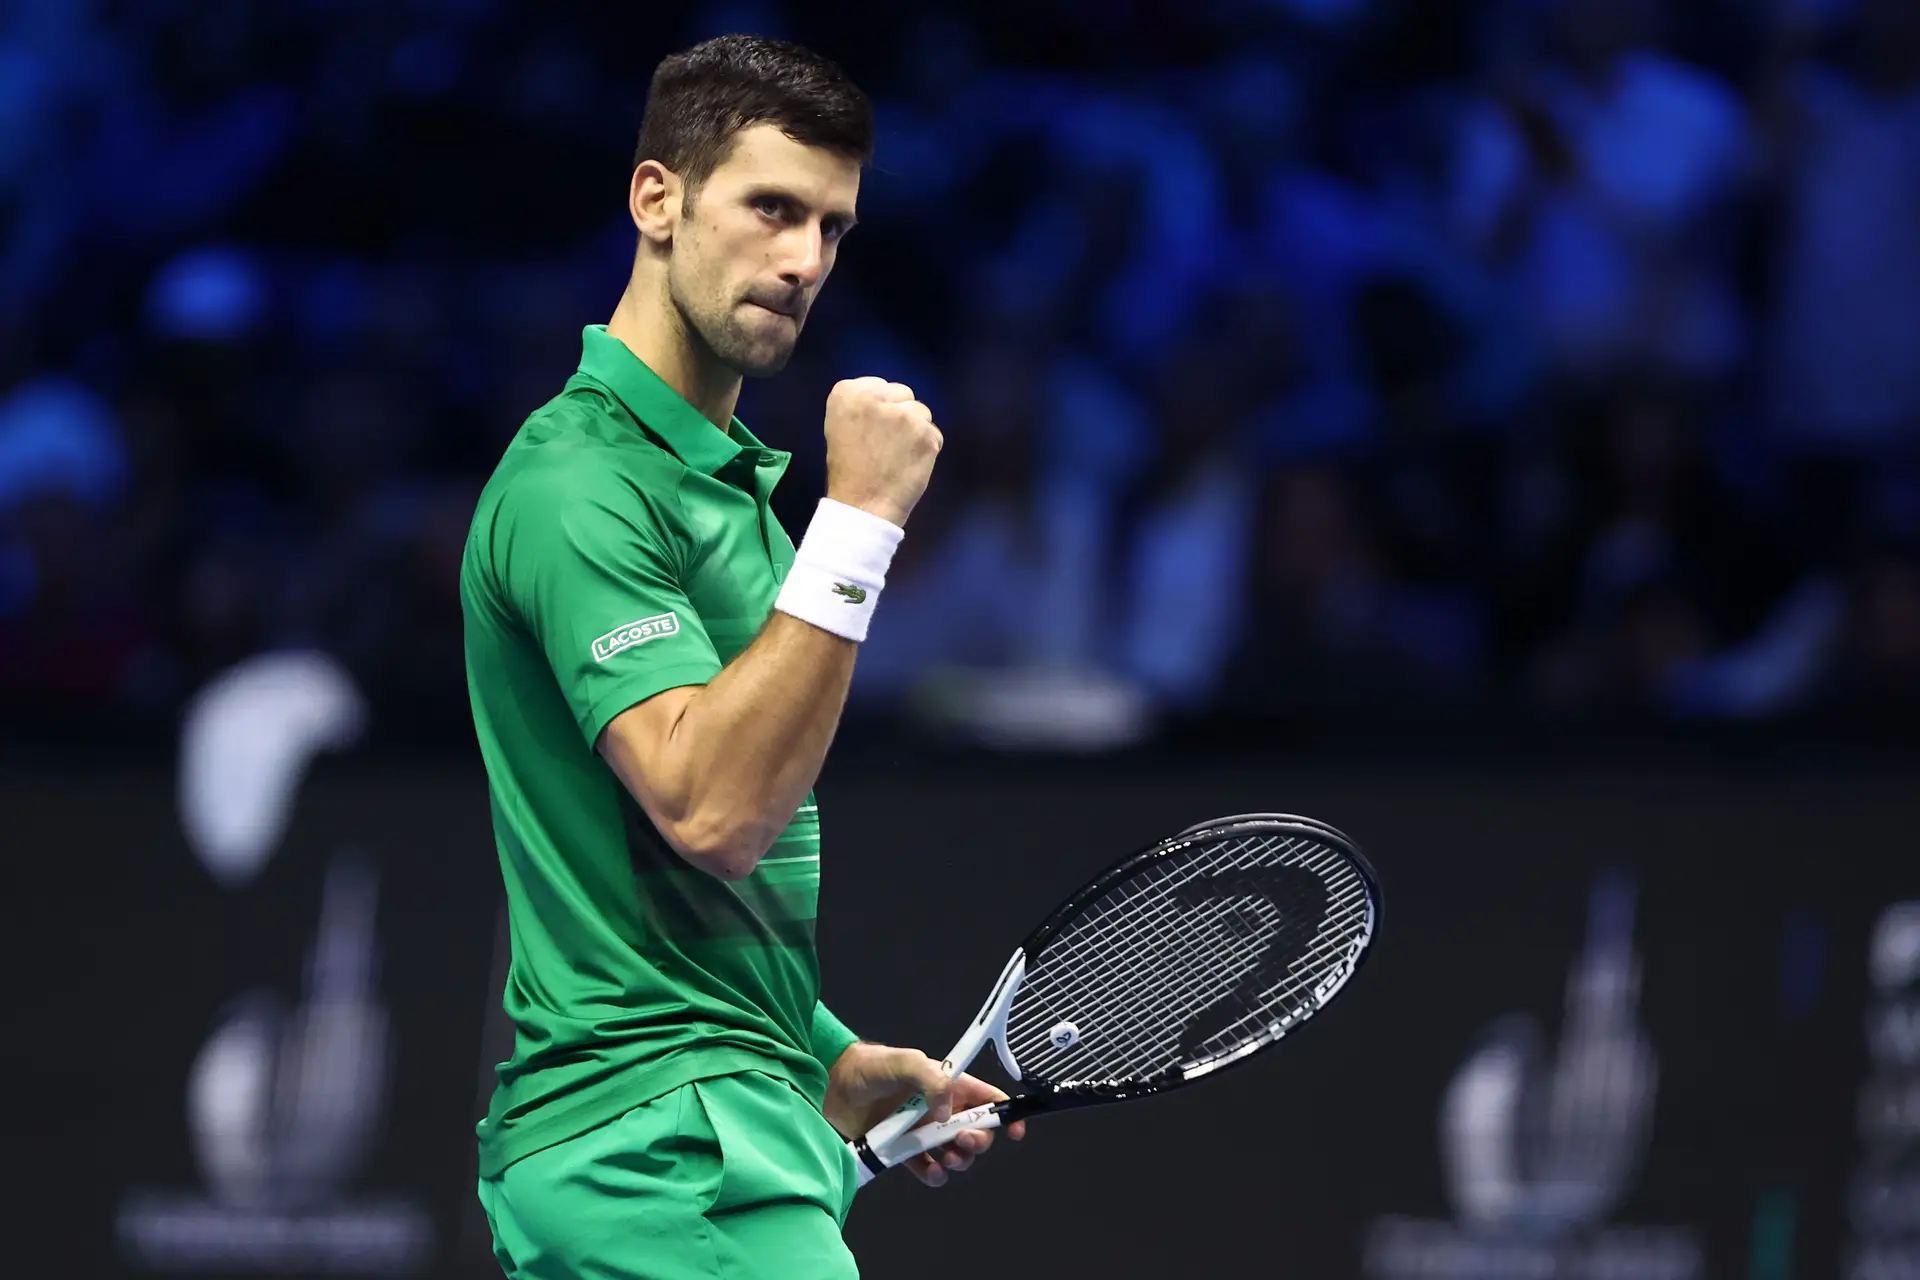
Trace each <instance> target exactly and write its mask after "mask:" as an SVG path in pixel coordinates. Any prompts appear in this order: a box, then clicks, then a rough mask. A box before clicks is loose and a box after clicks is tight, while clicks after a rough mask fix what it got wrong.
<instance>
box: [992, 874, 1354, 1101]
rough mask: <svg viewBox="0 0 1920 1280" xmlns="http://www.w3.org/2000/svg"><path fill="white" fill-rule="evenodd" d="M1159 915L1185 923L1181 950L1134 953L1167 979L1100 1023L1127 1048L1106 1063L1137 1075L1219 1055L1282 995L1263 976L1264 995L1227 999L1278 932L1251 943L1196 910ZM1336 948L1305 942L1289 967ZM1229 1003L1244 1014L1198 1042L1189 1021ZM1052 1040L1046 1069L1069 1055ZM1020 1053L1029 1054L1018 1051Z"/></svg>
mask: <svg viewBox="0 0 1920 1280" xmlns="http://www.w3.org/2000/svg"><path fill="white" fill-rule="evenodd" d="M1269 909H1270V910H1271V908H1269ZM1216 914H1218V913H1216ZM1275 914H1278V913H1277V912H1276V913H1275ZM1159 923H1163V924H1171V925H1172V926H1173V927H1174V928H1175V929H1178V930H1181V934H1180V945H1179V950H1178V952H1177V954H1170V955H1165V956H1163V957H1162V958H1160V959H1159V960H1157V961H1148V960H1147V958H1146V957H1145V956H1140V957H1136V958H1137V959H1139V960H1141V961H1142V962H1147V963H1151V964H1152V965H1153V967H1154V968H1155V969H1157V970H1158V972H1159V974H1160V975H1161V976H1162V978H1163V979H1165V980H1163V981H1162V982H1161V983H1160V985H1159V986H1158V988H1157V990H1155V991H1154V992H1153V993H1152V994H1150V995H1148V996H1146V997H1145V998H1144V999H1140V998H1138V997H1135V998H1134V999H1135V1001H1136V1002H1135V1003H1131V1004H1123V1005H1121V1006H1120V1010H1119V1016H1118V1021H1117V1022H1113V1023H1111V1024H1109V1023H1108V1022H1107V1021H1106V1020H1104V1019H1103V1020H1102V1025H1103V1026H1106V1027H1107V1031H1106V1033H1105V1035H1104V1036H1103V1037H1102V1039H1103V1041H1104V1042H1105V1043H1106V1046H1107V1048H1108V1049H1109V1050H1111V1049H1113V1048H1119V1049H1121V1050H1122V1053H1121V1054H1120V1055H1119V1056H1118V1057H1116V1056H1115V1055H1114V1054H1113V1053H1112V1052H1108V1053H1106V1054H1102V1055H1099V1056H1100V1057H1101V1058H1102V1059H1103V1061H1102V1063H1101V1065H1102V1066H1103V1067H1105V1068H1107V1069H1108V1071H1109V1074H1110V1075H1120V1076H1128V1077H1137V1076H1139V1075H1141V1074H1151V1073H1154V1072H1157V1071H1160V1070H1164V1069H1166V1067H1168V1066H1170V1065H1173V1064H1174V1063H1175V1062H1181V1063H1196V1062H1199V1061H1203V1060H1205V1059H1207V1058H1209V1057H1212V1056H1216V1055H1217V1054H1219V1053H1221V1052H1224V1051H1226V1050H1227V1049H1229V1048H1232V1047H1234V1046H1235V1045H1236V1044H1237V1043H1238V1042H1239V1041H1241V1040H1243V1039H1244V1038H1245V1036H1244V1035H1240V1034H1237V1033H1239V1032H1242V1031H1245V1032H1248V1033H1250V1034H1255V1035H1258V1034H1260V1032H1261V1031H1262V1030H1264V1029H1265V1027H1266V1022H1267V1021H1268V1020H1266V1019H1263V1020H1262V1021H1261V1023H1260V1025H1259V1026H1257V1027H1254V1026H1246V1027H1243V1026H1242V1024H1243V1023H1248V1022H1249V1021H1250V1020H1251V1019H1253V1018H1254V1017H1256V1016H1258V1015H1261V1014H1263V1013H1265V1012H1266V1011H1267V1010H1269V1009H1272V1008H1273V1007H1274V1006H1275V1005H1276V1004H1277V1003H1278V1002H1279V997H1275V996H1274V995H1272V994H1271V993H1272V992H1273V989H1274V987H1275V986H1276V985H1278V984H1277V983H1265V984H1262V985H1261V986H1260V987H1259V988H1256V989H1254V990H1255V993H1256V994H1257V995H1260V996H1263V997H1265V998H1263V999H1259V1000H1255V1001H1252V1002H1249V1001H1247V1000H1245V999H1238V1000H1235V1001H1234V1002H1233V1003H1232V1004H1230V1005H1229V1004H1227V1003H1226V1002H1225V1001H1223V999H1222V997H1223V996H1226V995H1228V994H1230V993H1234V991H1235V988H1236V987H1238V986H1240V985H1241V984H1242V983H1243V982H1244V981H1245V979H1246V976H1247V974H1249V973H1250V972H1252V971H1253V970H1254V969H1256V968H1258V967H1259V963H1260V956H1261V954H1262V953H1266V952H1269V951H1274V950H1276V949H1277V948H1276V947H1275V946H1274V940H1273V939H1272V938H1267V937H1260V938H1255V939H1252V942H1253V944H1254V945H1252V946H1250V947H1249V946H1246V945H1244V944H1245V943H1246V942H1247V941H1248V939H1247V938H1246V936H1245V935H1244V933H1243V932H1240V931H1235V932H1234V933H1233V934H1231V935H1227V936H1223V935H1221V934H1220V933H1219V932H1218V930H1217V929H1207V928H1205V927H1204V926H1203V925H1202V924H1201V923H1200V922H1197V921H1195V920H1194V919H1192V918H1189V919H1187V920H1184V921H1183V920H1178V919H1173V920H1167V919H1165V918H1164V913H1163V919H1162V920H1161V921H1159ZM1236 948H1237V949H1238V951H1239V954H1237V955H1236V954H1234V952H1235V949H1236ZM1335 950H1336V945H1335V944H1334V943H1333V942H1331V941H1328V942H1323V943H1322V944H1321V945H1320V946H1319V947H1318V948H1316V949H1311V950H1309V949H1308V948H1304V947H1303V948H1300V949H1299V951H1300V954H1299V957H1298V959H1296V961H1295V962H1294V964H1293V965H1292V966H1290V970H1291V969H1294V968H1298V966H1299V965H1300V964H1303V963H1307V962H1310V961H1314V960H1326V959H1332V958H1334V957H1333V952H1334V951H1335ZM1279 954H1280V955H1282V956H1284V955H1285V954H1286V951H1285V950H1280V951H1279ZM1310 973H1311V977H1310V978H1309V979H1307V980H1306V981H1301V982H1296V983H1294V984H1293V985H1292V986H1291V987H1290V988H1289V990H1288V993H1287V994H1297V993H1298V991H1300V990H1304V989H1305V988H1306V986H1307V985H1308V983H1309V982H1316V981H1317V980H1318V977H1319V971H1318V970H1317V969H1315V970H1311V971H1310ZM1099 976H1100V977H1101V979H1102V980H1103V981H1106V982H1107V983H1108V986H1109V989H1110V990H1111V991H1113V992H1116V993H1117V992H1120V991H1121V990H1123V987H1122V984H1119V983H1114V982H1112V981H1111V975H1110V973H1107V972H1105V971H1103V972H1102V973H1101V974H1100V975H1099ZM1282 978H1283V976H1282ZM1068 998H1071V997H1068ZM1223 1007H1224V1008H1225V1009H1226V1010H1227V1011H1228V1012H1237V1013H1238V1015H1239V1016H1237V1017H1233V1018H1231V1019H1230V1020H1229V1022H1228V1025H1226V1026H1224V1027H1222V1028H1221V1029H1220V1030H1219V1031H1217V1032H1215V1033H1212V1034H1209V1035H1208V1036H1206V1037H1205V1038H1204V1039H1202V1040H1200V1041H1198V1042H1196V1041H1195V1040H1194V1039H1193V1037H1192V1034H1191V1027H1192V1026H1194V1025H1197V1024H1198V1023H1199V1022H1201V1021H1202V1020H1203V1018H1205V1017H1207V1016H1212V1017H1213V1018H1215V1019H1216V1020H1218V1018H1219V1013H1220V1011H1221V1010H1222V1008H1223ZM1280 1016H1281V1018H1282V1019H1283V1020H1286V1021H1290V1020H1291V1019H1290V1018H1288V1016H1287V1015H1286V1014H1281V1015H1280ZM1170 1027H1179V1028H1181V1030H1182V1034H1181V1035H1180V1036H1179V1037H1178V1038H1176V1039H1175V1040H1174V1042H1173V1045H1172V1051H1171V1052H1169V1050H1168V1046H1167V1045H1166V1044H1165V1043H1164V1041H1165V1040H1166V1039H1167V1034H1166V1033H1167V1031H1168V1029H1169V1028H1170ZM1156 1032H1158V1033H1159V1034H1158V1035H1157V1036H1155V1039H1156V1041H1157V1042H1156V1043H1152V1044H1150V1045H1147V1046H1144V1048H1143V1046H1141V1045H1139V1043H1138V1041H1139V1039H1140V1038H1141V1037H1142V1036H1143V1035H1147V1036H1154V1035H1155V1033H1156ZM1130 1041H1131V1042H1132V1043H1130ZM1053 1048H1054V1046H1052V1045H1051V1044H1049V1045H1047V1046H1045V1049H1043V1051H1042V1052H1043V1055H1045V1056H1043V1057H1042V1058H1040V1059H1037V1060H1036V1063H1035V1067H1036V1070H1038V1071H1040V1072H1043V1073H1044V1072H1045V1071H1047V1070H1051V1069H1057V1068H1058V1065H1059V1063H1058V1061H1057V1059H1058V1058H1059V1057H1061V1056H1063V1055H1061V1054H1059V1053H1057V1052H1056V1053H1053V1054H1046V1050H1050V1049H1053ZM1129 1050H1131V1052H1130V1053H1129V1052H1128V1051H1129ZM1016 1060H1018V1061H1023V1062H1024V1059H1019V1058H1018V1057H1016Z"/></svg>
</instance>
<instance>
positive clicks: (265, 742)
mask: <svg viewBox="0 0 1920 1280" xmlns="http://www.w3.org/2000/svg"><path fill="white" fill-rule="evenodd" d="M360 717H361V711H360V703H359V699H358V695H357V694H356V693H355V692H354V690H353V688H352V685H351V682H350V681H349V680H348V679H347V677H346V674H345V673H344V672H343V671H341V670H340V669H339V668H338V667H337V666H336V665H334V664H332V663H331V662H329V661H327V660H326V659H324V658H321V657H319V656H317V655H311V654H291V655H276V656H274V657H270V658H264V659H258V660H255V661H254V662H252V663H249V664H246V665H245V666H243V667H242V668H239V669H237V670H236V671H234V672H232V673H230V674H229V675H227V676H225V677H223V678H222V679H220V680H218V681H216V682H215V683H214V684H213V685H212V686H210V687H209V688H208V690H206V691H205V692H204V693H203V694H202V695H201V696H200V697H199V698H198V699H197V700H196V702H195V705H194V708H193V710H192V711H191V712H190V714H189V716H188V720H187V726H186V731H185V734H184V737H183V743H182V752H181V757H182V758H181V770H180V805H181V811H182V818H183V825H184V827H185V828H186V831H187V834H188V837H189V842H190V843H191V844H192V846H193V847H194V849H195V851H196V853H197V854H198V855H199V857H200V858H201V861H202V862H203V864H204V865H205V866H206V868H207V870H208V871H209V872H210V873H211V874H212V875H213V876H214V877H215V878H216V879H217V880H219V881H220V882H221V883H222V884H224V885H226V886H228V887H229V888H238V887H240V886H242V885H244V884H245V883H246V882H248V881H249V880H251V879H252V878H253V877H254V876H255V875H256V874H257V873H258V872H259V870H260V869H261V868H262V867H263V866H264V865H265V863H266V862H267V861H268V860H269V859H270V858H271V857H272V855H273V852H274V850H275V849H276V848H277V847H278V845H279V843H280V841H281V839H282V837H283V836H284V834H285V831H286V826H287V822H288V820H289V816H290V813H291V809H292V804H293V799H294V797H295V795H296V793H297V791H298V787H299V782H300V778H301V776H302V775H303V773H304V772H305V770H306V767H307V764H308V762H309V761H310V760H311V758H312V757H313V755H314V754H315V752H317V751H319V750H321V749H323V748H328V747H335V748H337V747H340V746H344V745H347V744H348V743H350V742H351V741H352V740H353V739H354V737H355V736H356V735H357V733H358V731H359V726H360V722H361V720H360ZM378 896H379V880H378V873H377V871H376V870H375V868H374V866H373V864H372V863H371V862H370V861H369V860H367V859H366V858H364V857H362V856H359V855H357V854H354V853H351V852H343V853H341V854H339V855H336V857H335V858H334V859H333V861H332V863H331V865H330V866H329V868H328V871H327V876H326V884H325V888H324V890H323V893H322V900H321V902H320V903H319V910H318V917H319V920H318V925H317V927H316V928H315V932H314V935H313V941H312V944H311V946H310V948H309V950H308V961H307V969H306V979H305V984H304V985H305V989H304V991H303V992H302V993H301V998H300V1000H299V1001H298V1002H297V1003H295V1004H293V1005H291V1006H289V1005H288V1004H287V1003H286V1002H284V1001H283V1000H282V999H281V998H280V996H279V995H278V994H277V993H275V992H274V991H272V990H270V989H268V988H265V987H256V988H253V989H252V990H250V991H248V992H247V993H246V994H245V995H243V996H241V997H240V998H239V999H238V1000H236V1001H235V1002H234V1003H233V1004H232V1005H231V1006H229V1008H228V1009H227V1010H226V1011H225V1013H224V1015H223V1016H222V1017H221V1019H220V1021H219V1023H218V1025H217V1027H216V1028H215V1030H214V1032H213V1034H212V1035H211V1037H209V1038H208V1040H207V1041H206V1042H205V1044H204V1045H202V1047H201V1048H200V1051H199V1053H198V1055H197V1057H196V1058H195V1060H194V1063H193V1066H192V1070H191V1072H190V1075H189V1080H188V1088H187V1098H186V1100H185V1101H186V1113H187V1129H188V1133H189V1136H190V1140H191V1143H192V1146H193V1154H194V1156H195V1158H196V1161H197V1163H198V1165H199V1168H200V1171H201V1174H202V1177H203V1178H204V1180H205V1183H206V1187H207V1190H206V1192H205V1193H204V1194H202V1193H193V1192H167V1191H152V1190H139V1191H134V1192H131V1193H129V1194H127V1195H126V1196H125V1197H124V1198H123V1199H122V1201H121V1207H120V1214H119V1222H118V1234H119V1238H120V1243H121V1246H122V1249H123V1251H124V1252H125V1254H126V1255H127V1257H128V1258H129V1260H130V1261H132V1262H133V1263H134V1264H135V1265H137V1266H141V1267H145V1268H151V1269H153V1270H157V1271H196V1272H198V1271H248V1270H265V1271H275V1272H287V1271H297V1272H301V1273H305V1274H380V1275H403V1274H410V1273H413V1272H417V1271H419V1270H422V1269H423V1268H424V1267H425V1266H426V1265H427V1263H428V1261H429V1259H430V1255H431V1253H432V1246H433V1230H432V1224H431V1221H430V1219H429V1217H428V1215H427V1214H426V1212H425V1211H424V1209H422V1208H421V1207H420V1206H419V1205H418V1204H417V1203H414V1202H413V1201H411V1200H408V1199H404V1198H387V1199H380V1200H368V1201H356V1200H353V1199H351V1198H350V1197H349V1188H350V1185H351V1182H352V1180H353V1178H354V1177H355V1175H356V1174H357V1173H358V1172H359V1171H360V1168H361V1166H362V1163H363V1161H364V1160H365V1157H366V1156H367V1154H368V1150H369V1147H370V1146H371V1144H372V1141H373V1139H374V1138H375V1137H376V1135H377V1134H378V1132H379V1128H380V1121H381V1118H382V1113H383V1109H384V1105H385V1101H386V1096H387V1086H388V1077H389V1074H390V1071H391V1067H392V1059H391V1052H390V1048H391V1046H390V1043H389V1037H388V1025H387V1013H386V1009H385V1007H384V1006H383V1005H382V1003H381V1001H380V996H379V988H378V978H379V959H380V952H379V945H378V939H377V931H376V928H375V920H376V910H375V908H376V906H377V903H378Z"/></svg>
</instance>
